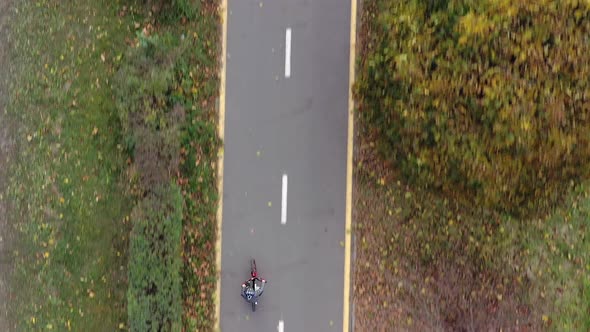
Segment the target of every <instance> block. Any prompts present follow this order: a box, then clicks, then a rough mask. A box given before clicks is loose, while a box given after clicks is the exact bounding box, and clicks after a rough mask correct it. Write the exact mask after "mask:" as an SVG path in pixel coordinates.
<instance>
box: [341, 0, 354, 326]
mask: <svg viewBox="0 0 590 332" xmlns="http://www.w3.org/2000/svg"><path fill="white" fill-rule="evenodd" d="M356 11H357V0H351V1H350V61H349V68H348V70H349V71H348V82H349V91H348V147H347V152H346V226H345V233H344V234H345V237H344V239H345V240H344V312H343V315H342V319H343V322H342V330H343V332H349V331H350V265H351V262H350V251H351V233H352V228H351V226H352V158H353V149H354V145H353V144H354V100H353V93H352V92H353V85H354V80H355V62H356V59H355V57H356V15H357V12H356Z"/></svg>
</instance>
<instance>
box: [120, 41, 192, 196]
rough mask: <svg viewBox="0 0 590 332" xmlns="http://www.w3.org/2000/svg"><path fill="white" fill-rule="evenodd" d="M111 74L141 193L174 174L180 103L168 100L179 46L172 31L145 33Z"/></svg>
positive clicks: (181, 118) (180, 120) (171, 93)
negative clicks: (147, 34) (114, 74)
mask: <svg viewBox="0 0 590 332" xmlns="http://www.w3.org/2000/svg"><path fill="white" fill-rule="evenodd" d="M138 36H139V46H138V47H135V48H131V49H130V50H129V52H128V53H127V55H126V57H125V59H124V61H123V64H122V65H121V67H120V68H119V71H118V73H117V76H116V82H115V83H116V84H115V88H114V93H115V97H116V102H117V108H118V115H119V119H120V121H121V123H122V125H123V128H124V131H125V135H126V140H125V142H126V147H127V149H128V152H129V154H130V155H131V156H132V158H133V161H134V164H133V167H134V168H133V169H134V170H135V171H136V173H137V181H138V184H139V187H140V191H141V192H148V191H150V190H151V189H152V188H155V187H156V186H158V185H160V184H164V183H168V181H169V180H170V178H171V175H172V174H175V173H176V170H177V166H178V154H179V149H180V126H181V124H182V122H183V119H184V108H183V106H182V105H180V104H178V103H175V102H174V101H173V98H172V96H173V94H174V91H173V89H174V69H175V63H176V61H177V59H178V58H179V55H180V54H181V52H182V50H183V47H184V46H183V45H180V43H179V42H178V38H173V37H172V35H170V34H167V35H164V36H158V35H153V36H144V35H143V34H139V35H138Z"/></svg>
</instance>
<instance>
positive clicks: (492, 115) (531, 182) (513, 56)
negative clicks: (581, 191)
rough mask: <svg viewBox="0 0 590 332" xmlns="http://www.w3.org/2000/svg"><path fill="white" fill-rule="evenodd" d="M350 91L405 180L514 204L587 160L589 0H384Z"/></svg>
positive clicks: (575, 174)
mask: <svg viewBox="0 0 590 332" xmlns="http://www.w3.org/2000/svg"><path fill="white" fill-rule="evenodd" d="M378 6H379V8H376V10H375V11H374V15H375V18H374V19H373V20H366V22H367V24H368V26H367V27H365V28H366V29H367V31H368V37H367V39H366V40H364V41H363V45H364V46H363V47H364V49H363V54H364V55H365V56H364V57H363V59H362V60H361V63H360V68H359V69H360V70H359V77H358V80H357V83H356V97H357V101H358V110H359V113H360V116H361V119H362V120H363V121H364V123H366V124H367V128H368V132H367V134H369V135H371V136H372V137H374V138H375V140H376V142H377V143H378V144H377V146H378V149H379V151H380V152H381V154H382V156H383V157H384V158H385V159H387V160H390V161H394V162H395V163H397V165H399V166H400V168H401V169H402V170H403V171H404V174H405V175H406V176H407V177H408V178H409V179H410V180H412V181H416V182H417V183H420V184H424V185H427V186H432V187H435V188H439V189H441V190H443V191H447V192H448V191H452V192H455V193H457V192H459V193H463V194H465V197H469V198H470V199H473V200H474V203H477V204H481V205H483V206H486V207H491V208H494V209H500V210H503V211H508V212H511V213H518V212H523V211H525V210H530V209H531V208H536V207H538V204H537V203H539V202H543V204H547V203H550V202H554V200H555V198H556V196H557V195H558V194H556V193H559V192H562V191H560V190H558V189H559V188H563V184H564V183H569V181H570V180H572V179H576V178H580V177H585V176H587V174H588V173H587V171H588V169H589V168H588V166H589V161H590V144H589V143H590V141H589V139H590V85H589V84H588V81H589V77H590V1H577V0H553V1H551V0H531V1H511V0H478V1H469V0H442V1H441V0H426V1H424V0H422V1H418V0H406V1H381V2H380V4H379V5H378Z"/></svg>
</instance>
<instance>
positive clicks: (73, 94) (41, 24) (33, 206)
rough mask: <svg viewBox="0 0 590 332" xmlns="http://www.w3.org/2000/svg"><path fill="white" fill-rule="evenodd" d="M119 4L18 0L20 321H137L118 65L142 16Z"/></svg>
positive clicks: (15, 197) (86, 327)
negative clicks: (130, 311) (115, 81)
mask: <svg viewBox="0 0 590 332" xmlns="http://www.w3.org/2000/svg"><path fill="white" fill-rule="evenodd" d="M119 9H120V4H119V3H118V2H117V1H106V0H105V1H103V0H80V1H77V2H76V3H75V4H74V3H69V2H64V1H58V0H39V1H29V0H25V1H22V2H20V3H18V4H17V5H16V12H15V19H14V21H13V22H14V26H13V30H14V31H13V42H14V48H13V49H12V51H11V60H12V63H13V68H12V76H13V79H12V85H11V101H10V105H9V107H8V112H9V114H10V116H12V117H13V118H14V119H15V120H16V122H17V123H19V128H18V133H17V138H18V144H19V158H18V160H17V161H16V163H15V165H13V167H12V169H11V181H10V188H9V198H10V199H11V200H12V201H13V202H15V203H16V204H15V211H14V217H13V219H12V224H13V225H14V227H15V230H16V231H17V235H18V241H16V243H17V244H16V248H15V250H14V252H15V266H16V270H15V274H14V278H13V279H14V280H13V288H12V289H13V290H14V293H13V294H12V298H13V302H12V310H13V312H12V315H13V318H14V320H15V323H16V325H17V327H18V330H26V331H35V330H57V331H70V330H71V331H115V330H118V329H125V328H126V325H127V318H126V316H127V315H126V308H125V303H126V301H125V295H126V293H125V292H126V288H127V281H126V277H127V248H128V232H129V224H128V214H129V212H130V209H131V206H132V204H130V200H129V198H128V195H127V194H126V192H125V189H124V188H125V186H124V185H122V184H121V179H124V177H123V176H121V175H122V170H123V169H124V168H125V158H126V157H125V156H124V153H123V151H122V149H121V147H120V145H119V139H120V127H119V124H118V122H117V118H116V115H115V114H114V109H115V108H114V101H113V98H112V93H111V89H112V87H111V77H112V75H113V73H114V70H115V69H114V68H115V67H116V64H117V62H118V61H119V60H120V55H121V54H122V53H123V51H124V50H125V48H126V44H125V37H126V36H128V35H133V34H134V31H133V30H134V29H135V28H134V27H135V25H134V23H135V22H134V19H138V18H137V15H136V14H134V11H133V7H132V6H130V8H128V9H127V13H126V15H118V14H119V13H118V10H119Z"/></svg>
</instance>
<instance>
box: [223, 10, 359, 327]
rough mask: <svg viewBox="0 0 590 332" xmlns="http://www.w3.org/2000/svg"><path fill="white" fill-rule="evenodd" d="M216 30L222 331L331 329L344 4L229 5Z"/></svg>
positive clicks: (340, 193) (341, 209) (340, 240)
mask: <svg viewBox="0 0 590 332" xmlns="http://www.w3.org/2000/svg"><path fill="white" fill-rule="evenodd" d="M287 28H291V30H292V35H291V52H290V54H291V55H290V77H288V78H287V77H285V75H286V73H285V67H286V62H287V61H286V49H287V47H286V29H287ZM227 29H228V31H227V55H226V56H227V66H226V73H227V77H226V80H227V81H226V111H225V157H224V158H225V161H224V165H225V166H224V189H223V193H224V197H223V200H224V203H223V226H222V271H221V330H222V331H223V332H233V331H241V332H242V331H243V332H249V331H277V327H278V325H279V321H281V320H282V321H283V324H284V331H297V332H303V331H311V332H321V331H342V315H343V290H344V275H343V273H344V241H345V203H346V200H345V199H346V152H347V150H346V148H347V123H348V118H347V109H348V108H347V107H348V88H349V86H348V73H349V51H350V49H349V46H350V38H349V37H350V36H349V34H350V3H349V2H348V1H343V0H272V1H264V2H262V5H261V2H260V1H251V0H229V1H228V26H227ZM283 174H286V175H287V177H288V187H287V199H286V202H287V204H286V205H287V208H286V211H287V213H286V222H285V223H284V224H282V222H281V213H282V176H283ZM250 257H254V258H255V259H256V261H257V265H258V270H259V273H260V275H261V276H262V277H264V278H265V279H267V280H268V281H269V283H268V284H267V288H266V290H265V293H264V295H263V296H262V298H261V299H260V301H259V306H258V309H257V311H256V312H255V313H252V312H251V308H250V306H249V305H248V304H247V303H246V302H245V301H244V300H243V299H242V298H241V297H240V294H239V291H240V285H241V283H242V282H243V281H244V280H246V279H247V278H248V277H249V259H250Z"/></svg>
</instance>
